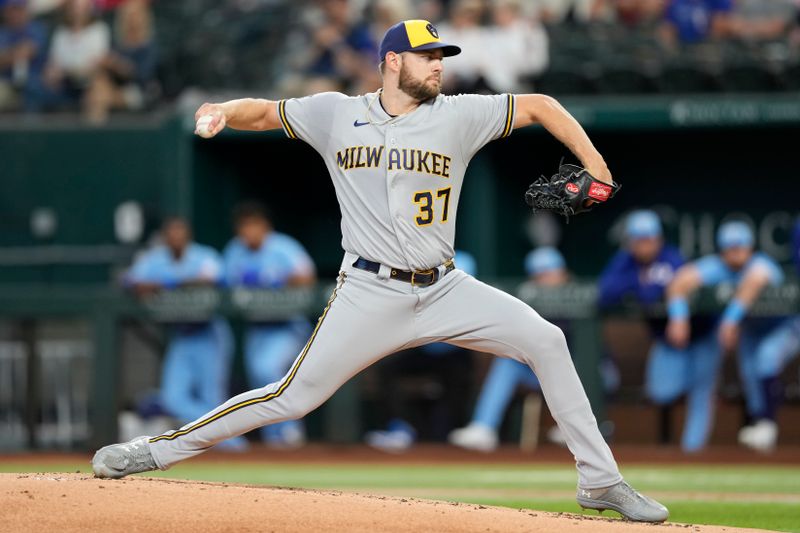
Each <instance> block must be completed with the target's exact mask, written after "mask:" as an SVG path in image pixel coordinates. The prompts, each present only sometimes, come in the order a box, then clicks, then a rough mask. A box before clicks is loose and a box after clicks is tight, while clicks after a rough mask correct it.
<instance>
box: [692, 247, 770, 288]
mask: <svg viewBox="0 0 800 533" xmlns="http://www.w3.org/2000/svg"><path fill="white" fill-rule="evenodd" d="M694 266H695V268H697V271H698V272H699V273H700V278H701V279H702V280H703V285H704V286H709V285H720V284H722V283H732V284H736V285H738V284H739V282H740V281H741V280H742V278H743V277H744V276H745V275H746V274H747V273H749V272H751V271H752V270H753V269H756V268H759V269H763V270H764V271H765V272H767V273H768V274H769V281H770V285H780V284H781V283H783V271H782V270H781V267H779V266H778V264H777V263H776V262H775V261H774V260H773V259H772V258H771V257H769V256H768V255H765V254H763V253H761V252H756V253H754V254H753V257H751V258H750V260H749V261H748V262H747V263H746V264H745V265H744V267H743V268H742V269H741V270H739V271H738V272H737V271H734V270H731V268H730V267H728V265H726V264H725V262H724V261H723V260H722V258H721V257H720V256H719V255H707V256H705V257H701V258H700V259H698V260H697V261H695V262H694Z"/></svg>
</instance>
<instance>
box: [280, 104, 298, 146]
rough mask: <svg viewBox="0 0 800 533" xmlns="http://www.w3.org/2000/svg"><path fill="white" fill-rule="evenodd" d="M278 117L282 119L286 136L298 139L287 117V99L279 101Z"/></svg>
mask: <svg viewBox="0 0 800 533" xmlns="http://www.w3.org/2000/svg"><path fill="white" fill-rule="evenodd" d="M278 119H279V120H280V121H281V126H282V127H283V132H284V133H285V134H286V136H287V137H289V138H290V139H297V135H296V134H295V132H294V129H293V128H292V126H291V124H289V119H288V118H287V117H286V100H281V101H280V102H278Z"/></svg>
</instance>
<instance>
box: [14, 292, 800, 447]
mask: <svg viewBox="0 0 800 533" xmlns="http://www.w3.org/2000/svg"><path fill="white" fill-rule="evenodd" d="M493 284H494V285H495V286H498V287H500V288H502V289H503V290H506V291H507V292H509V293H512V294H515V295H517V296H518V297H519V298H521V299H522V300H523V301H525V302H526V303H528V304H529V305H531V306H532V307H533V308H535V309H536V310H537V311H538V312H539V313H541V314H542V315H543V316H545V317H546V318H548V319H552V320H569V322H570V331H571V340H572V349H573V352H574V358H575V365H576V368H577V370H578V373H579V374H580V375H581V379H582V380H583V383H584V386H585V388H586V390H587V393H588V395H589V398H590V400H591V402H592V406H593V409H594V410H595V415H596V416H597V417H598V419H600V420H603V419H604V414H605V405H604V395H603V392H602V384H601V378H600V375H599V372H598V362H599V360H600V357H601V355H602V340H601V318H602V316H601V314H600V312H599V310H598V308H597V305H596V301H597V288H596V285H595V283H593V282H588V281H587V282H575V283H571V284H569V285H567V286H565V287H561V288H542V287H537V286H533V285H530V284H526V283H522V284H520V283H517V282H514V281H496V282H494V283H493ZM331 288H332V284H330V283H320V284H318V285H317V286H316V287H314V288H312V289H292V290H284V291H266V290H264V291H251V290H234V291H221V290H216V289H197V288H195V289H185V290H178V291H172V292H168V293H161V294H158V295H155V296H153V297H150V298H145V299H137V298H134V297H133V296H131V295H129V294H127V293H125V292H124V291H122V290H120V289H118V288H114V287H108V286H75V285H69V286H51V287H42V286H40V285H32V286H20V285H15V286H8V285H6V286H3V287H2V289H0V319H3V320H7V321H13V322H18V323H19V324H21V327H20V328H19V331H20V332H21V333H20V334H19V338H15V339H9V340H7V341H4V342H3V343H0V370H2V372H0V374H2V375H0V378H2V382H3V383H4V384H5V386H4V387H3V391H2V394H0V402H2V405H0V411H3V410H5V411H4V412H0V424H5V426H3V427H5V429H7V430H9V431H11V428H12V427H13V428H14V429H13V431H14V432H15V433H14V434H13V435H14V436H15V439H16V440H17V441H23V442H24V444H25V445H26V447H28V448H37V447H43V446H49V447H52V446H53V445H54V444H58V445H60V446H64V443H65V442H66V443H68V442H70V440H69V439H70V438H71V439H72V441H71V442H77V443H79V445H84V444H85V445H87V446H89V447H96V446H99V445H102V444H106V443H108V442H112V441H116V440H117V437H118V423H117V416H118V411H119V390H120V382H121V381H120V380H121V368H120V362H119V337H120V331H121V327H122V324H123V322H124V321H125V320H129V319H132V318H135V319H140V320H146V321H152V322H155V323H159V324H169V323H174V322H192V321H204V320H207V319H208V318H209V317H211V316H212V315H217V314H221V315H223V316H226V317H229V318H231V319H235V320H241V321H249V320H254V321H258V320H279V319H282V318H288V317H292V316H296V315H297V314H298V313H302V314H305V315H307V316H309V317H315V316H316V315H317V314H318V313H319V311H320V310H321V309H322V308H323V307H324V305H325V302H326V301H327V298H328V296H329V294H330V292H331ZM732 292H733V288H732V287H729V286H720V287H717V288H714V289H710V290H705V291H701V292H700V293H699V294H698V295H697V297H696V298H694V299H693V300H692V303H691V305H692V308H693V311H694V312H696V313H702V314H716V313H718V312H719V311H720V310H721V309H722V308H723V307H724V305H725V304H726V302H727V301H728V300H729V299H730V297H731V295H732ZM798 312H800V285H798V284H797V283H794V282H792V283H787V284H785V285H782V286H780V287H776V288H769V289H767V290H765V291H764V293H763V294H762V296H761V298H760V299H759V300H758V302H757V303H756V304H755V305H754V307H753V309H752V311H751V314H752V315H755V316H786V315H791V314H795V313H798ZM608 313H611V314H614V315H621V316H626V317H630V318H637V317H642V316H663V315H664V307H663V305H657V306H653V307H651V308H646V309H644V308H641V307H638V306H636V305H635V304H633V303H631V304H626V305H623V306H620V307H619V308H616V309H613V310H606V311H604V313H603V315H606V314H608ZM75 318H82V319H85V320H88V322H89V323H90V324H91V328H90V330H91V334H90V338H88V339H86V342H85V343H80V342H78V343H75V342H72V343H69V342H67V343H64V342H62V343H59V342H55V341H52V340H50V341H48V342H43V341H42V340H41V339H37V338H36V335H35V334H34V333H33V331H35V330H34V328H33V327H32V325H33V324H34V323H35V322H36V321H38V320H50V319H75ZM75 364H78V365H81V368H83V371H84V374H86V373H87V372H88V374H89V376H90V379H89V380H88V381H87V382H86V383H82V382H81V381H80V380H81V379H82V378H81V377H80V376H81V375H82V374H81V373H80V372H77V371H75V370H74V368H75V366H74V365H75ZM87 368H88V369H89V370H88V371H87V370H86V369H87ZM128 371H135V369H128ZM87 387H88V391H87V390H86V388H87ZM43 389H45V390H44V392H43ZM20 391H22V392H20ZM43 398H45V401H43ZM48 398H49V399H48ZM358 401H359V399H358V394H357V390H356V388H355V387H354V385H353V383H350V384H348V385H346V386H345V387H343V388H342V389H341V390H340V391H339V392H338V393H337V394H335V395H334V397H333V398H331V400H329V402H328V407H327V411H326V420H325V422H324V427H323V434H324V438H325V439H326V440H331V441H337V442H353V441H356V440H358V436H359V435H358V429H357V424H356V423H355V422H354V421H353V420H352V418H353V416H352V413H354V412H357V411H358ZM48 402H49V403H48ZM45 403H48V405H50V407H47V408H46V409H50V411H46V410H43V409H45V407H44V404H45ZM6 411H8V412H6ZM20 411H22V412H20ZM83 413H85V416H84V414H83ZM65 416H66V417H67V419H66V422H65V419H64V417H65ZM48 417H49V418H48ZM48 421H49V423H50V426H49V428H50V429H49V431H50V433H48V432H47V431H48V430H47V429H46V428H43V424H44V422H48ZM87 421H88V427H87V425H86V424H87ZM12 422H13V424H12ZM70 423H72V424H73V426H76V427H67V426H69V424H70ZM65 424H66V425H65ZM20 426H23V427H24V433H25V434H26V437H24V438H23V437H22V434H21V433H20ZM6 435H7V436H10V435H11V433H6ZM59 435H60V436H61V437H62V438H61V439H60V440H59V439H57V438H56V437H58V436H59ZM65 435H66V436H67V437H64V436H65ZM65 439H66V440H65ZM59 443H60V444H59Z"/></svg>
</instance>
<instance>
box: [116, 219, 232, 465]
mask: <svg viewBox="0 0 800 533" xmlns="http://www.w3.org/2000/svg"><path fill="white" fill-rule="evenodd" d="M161 237H162V240H163V244H160V245H158V246H156V247H155V248H153V249H151V250H149V251H147V252H145V253H144V255H142V256H141V257H140V258H139V259H138V260H137V261H136V262H135V263H134V264H133V266H132V267H131V269H130V271H129V273H128V275H127V277H126V284H127V286H128V287H130V288H131V289H132V290H133V291H134V292H135V293H136V294H138V295H140V296H146V295H149V294H153V293H158V292H162V291H170V290H173V289H176V288H180V287H202V286H209V287H210V286H214V285H217V284H218V283H220V282H221V281H222V261H221V260H220V256H219V254H218V253H217V252H216V251H215V250H214V249H212V248H209V247H208V246H203V245H201V244H197V243H195V242H193V241H192V232H191V229H190V228H189V223H188V222H187V221H186V220H184V219H183V218H178V217H173V218H168V219H167V220H166V221H165V222H164V225H163V227H162V230H161ZM170 329H171V335H170V341H169V346H168V348H167V353H166V357H165V359H164V367H163V371H162V376H161V402H162V406H163V408H164V410H165V411H166V412H167V413H168V414H170V415H171V416H174V417H175V418H177V419H178V420H180V421H181V422H182V423H186V422H191V421H192V420H195V419H197V418H198V417H200V416H202V415H204V414H205V413H207V412H209V411H211V410H212V409H213V408H214V407H216V406H217V405H219V404H220V403H221V402H222V401H223V400H224V399H225V398H227V397H228V375H229V372H230V362H231V356H232V355H233V340H232V335H231V332H230V328H229V327H228V324H227V322H225V321H224V320H222V319H221V318H214V319H212V320H210V321H207V322H205V321H203V322H191V323H176V324H172V325H171V328H170ZM246 445H247V441H245V440H244V438H243V437H236V438H234V439H230V440H228V441H227V442H226V443H223V444H222V445H221V447H222V448H228V449H233V450H237V449H243V448H244V447H246Z"/></svg>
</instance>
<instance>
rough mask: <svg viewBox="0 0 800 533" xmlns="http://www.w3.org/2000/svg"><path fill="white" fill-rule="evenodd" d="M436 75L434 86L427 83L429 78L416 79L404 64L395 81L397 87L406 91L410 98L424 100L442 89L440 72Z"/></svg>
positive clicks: (434, 96) (437, 93) (433, 96)
mask: <svg viewBox="0 0 800 533" xmlns="http://www.w3.org/2000/svg"><path fill="white" fill-rule="evenodd" d="M436 76H437V80H436V81H437V83H436V84H435V85H434V86H431V85H429V84H428V83H427V82H428V80H430V79H431V78H430V77H429V78H426V79H424V80H416V79H414V78H413V77H412V76H411V74H410V73H409V72H408V71H407V70H406V67H405V65H403V66H401V67H400V80H399V81H398V83H397V86H398V88H399V89H400V90H401V91H403V92H404V93H406V94H407V95H408V96H410V97H411V98H414V99H415V100H418V101H420V102H424V101H425V100H429V99H431V98H436V97H437V96H439V93H440V92H441V90H442V80H441V74H438V75H436Z"/></svg>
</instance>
